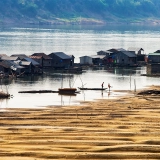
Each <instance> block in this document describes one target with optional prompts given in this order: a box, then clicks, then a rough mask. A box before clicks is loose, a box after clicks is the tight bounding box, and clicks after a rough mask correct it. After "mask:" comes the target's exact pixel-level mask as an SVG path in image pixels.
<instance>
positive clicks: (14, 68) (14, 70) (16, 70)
mask: <svg viewBox="0 0 160 160" xmlns="http://www.w3.org/2000/svg"><path fill="white" fill-rule="evenodd" d="M2 63H3V64H4V65H5V66H7V67H8V68H10V71H11V74H16V75H20V74H21V73H23V72H24V71H25V68H24V67H23V66H20V65H19V64H17V63H15V62H13V61H10V60H5V61H2Z"/></svg>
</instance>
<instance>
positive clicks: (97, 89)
mask: <svg viewBox="0 0 160 160" xmlns="http://www.w3.org/2000/svg"><path fill="white" fill-rule="evenodd" d="M79 89H80V90H101V91H103V90H106V89H107V88H80V87H79Z"/></svg>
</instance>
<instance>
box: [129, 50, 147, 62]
mask: <svg viewBox="0 0 160 160" xmlns="http://www.w3.org/2000/svg"><path fill="white" fill-rule="evenodd" d="M128 51H129V52H133V53H135V54H136V55H137V62H139V63H140V62H141V63H142V62H145V59H146V55H145V54H144V49H143V48H137V47H129V48H128Z"/></svg>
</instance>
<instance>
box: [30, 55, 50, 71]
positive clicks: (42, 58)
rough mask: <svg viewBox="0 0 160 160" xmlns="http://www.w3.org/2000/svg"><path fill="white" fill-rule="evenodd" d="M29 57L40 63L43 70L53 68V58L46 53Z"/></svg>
mask: <svg viewBox="0 0 160 160" xmlns="http://www.w3.org/2000/svg"><path fill="white" fill-rule="evenodd" d="M29 57H30V58H31V59H33V60H35V61H36V62H38V63H39V64H40V65H41V66H42V68H48V67H51V66H52V65H51V64H52V58H51V57H49V56H48V55H46V54H45V53H34V54H32V55H31V56H29Z"/></svg>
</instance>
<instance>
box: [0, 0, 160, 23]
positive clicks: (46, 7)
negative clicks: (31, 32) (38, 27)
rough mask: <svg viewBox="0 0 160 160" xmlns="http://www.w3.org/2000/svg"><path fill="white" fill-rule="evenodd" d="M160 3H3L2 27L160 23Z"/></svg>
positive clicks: (22, 0)
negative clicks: (21, 24) (13, 25)
mask: <svg viewBox="0 0 160 160" xmlns="http://www.w3.org/2000/svg"><path fill="white" fill-rule="evenodd" d="M159 17H160V2H158V0H130V1H128V0H85V1H84V0H78V1H76V0H65V1H64V0H43V1H41V0H1V1H0V23H1V24H7V23H29V24H107V23H154V24H159V23H160V18H159Z"/></svg>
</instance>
